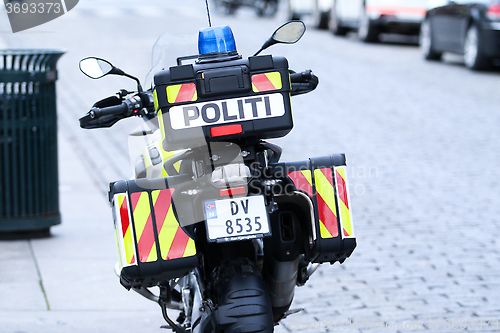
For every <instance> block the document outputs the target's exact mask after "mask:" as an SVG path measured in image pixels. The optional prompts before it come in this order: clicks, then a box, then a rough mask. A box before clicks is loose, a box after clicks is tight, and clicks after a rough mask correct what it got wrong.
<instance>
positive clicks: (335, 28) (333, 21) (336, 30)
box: [328, 1, 349, 36]
mask: <svg viewBox="0 0 500 333" xmlns="http://www.w3.org/2000/svg"><path fill="white" fill-rule="evenodd" d="M328 25H329V28H330V30H331V31H332V32H333V34H334V35H335V36H345V35H347V33H348V32H349V29H347V28H346V27H343V26H341V25H340V21H339V16H338V13H337V1H334V2H333V5H332V9H331V11H330V20H329V21H328Z"/></svg>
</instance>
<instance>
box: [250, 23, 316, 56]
mask: <svg viewBox="0 0 500 333" xmlns="http://www.w3.org/2000/svg"><path fill="white" fill-rule="evenodd" d="M305 32H306V25H305V24H304V22H302V21H290V22H287V23H285V24H283V25H282V26H281V27H279V28H278V29H276V31H275V32H274V33H273V35H272V36H271V38H269V39H268V40H267V41H266V42H265V43H264V45H262V47H261V48H260V50H259V51H257V53H255V54H254V56H256V55H258V54H259V53H260V52H262V51H264V50H265V49H267V48H268V47H270V46H272V45H274V44H278V43H281V44H294V43H297V42H298V41H299V40H300V39H301V38H302V36H303V35H304V33H305Z"/></svg>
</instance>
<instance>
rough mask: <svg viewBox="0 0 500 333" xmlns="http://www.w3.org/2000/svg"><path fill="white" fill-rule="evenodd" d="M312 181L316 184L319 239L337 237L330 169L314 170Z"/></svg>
mask: <svg viewBox="0 0 500 333" xmlns="http://www.w3.org/2000/svg"><path fill="white" fill-rule="evenodd" d="M314 179H315V183H316V192H317V196H316V197H317V202H318V215H319V220H320V234H321V238H332V237H337V236H338V235H339V230H338V220H337V216H336V211H337V209H336V205H335V191H334V188H333V176H332V170H331V169H330V168H324V169H316V170H314Z"/></svg>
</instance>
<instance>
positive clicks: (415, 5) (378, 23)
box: [289, 0, 429, 42]
mask: <svg viewBox="0 0 500 333" xmlns="http://www.w3.org/2000/svg"><path fill="white" fill-rule="evenodd" d="M428 1H429V0H289V7H290V11H289V12H290V13H292V14H295V15H297V16H296V17H294V18H297V17H300V16H301V15H304V14H311V15H313V18H314V20H313V22H314V24H315V25H316V26H317V27H319V28H330V30H332V31H333V33H334V34H335V35H339V36H343V35H346V34H347V33H348V32H349V31H351V30H352V31H356V30H357V31H358V34H359V38H360V39H361V40H363V41H365V42H376V41H378V40H379V35H380V34H381V33H384V32H396V33H401V34H407V35H418V33H419V31H420V24H421V22H422V19H423V18H424V15H425V13H426V4H427V2H428ZM290 18H292V16H290Z"/></svg>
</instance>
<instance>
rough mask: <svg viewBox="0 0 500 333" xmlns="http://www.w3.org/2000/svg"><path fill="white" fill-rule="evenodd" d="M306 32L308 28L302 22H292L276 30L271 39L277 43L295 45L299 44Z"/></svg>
mask: <svg viewBox="0 0 500 333" xmlns="http://www.w3.org/2000/svg"><path fill="white" fill-rule="evenodd" d="M305 32H306V26H305V24H304V22H302V21H291V22H287V23H285V24H283V25H282V26H281V27H279V28H278V29H276V31H275V32H274V34H273V36H272V37H271V38H272V39H274V40H275V41H276V42H277V43H284V44H293V43H297V42H298V41H299V39H300V38H302V36H303V35H304V33H305Z"/></svg>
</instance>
